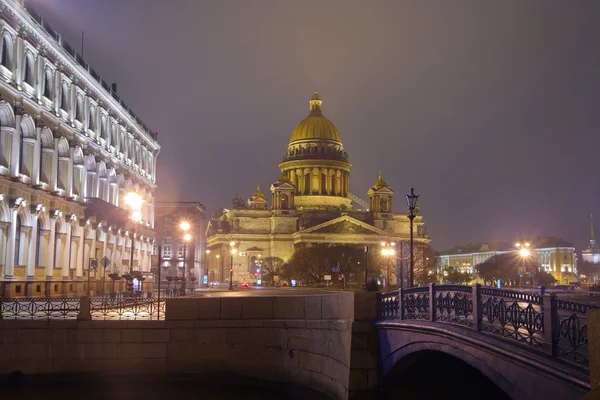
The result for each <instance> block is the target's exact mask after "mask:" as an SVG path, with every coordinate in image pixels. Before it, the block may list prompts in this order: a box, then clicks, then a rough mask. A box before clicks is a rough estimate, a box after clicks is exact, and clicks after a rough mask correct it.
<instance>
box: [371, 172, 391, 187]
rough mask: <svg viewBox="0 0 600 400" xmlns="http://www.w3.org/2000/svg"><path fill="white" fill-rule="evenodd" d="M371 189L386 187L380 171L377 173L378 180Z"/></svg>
mask: <svg viewBox="0 0 600 400" xmlns="http://www.w3.org/2000/svg"><path fill="white" fill-rule="evenodd" d="M373 187H375V188H377V189H380V188H384V187H388V184H387V183H385V181H384V180H383V175H382V174H381V171H379V179H377V182H375V185H373Z"/></svg>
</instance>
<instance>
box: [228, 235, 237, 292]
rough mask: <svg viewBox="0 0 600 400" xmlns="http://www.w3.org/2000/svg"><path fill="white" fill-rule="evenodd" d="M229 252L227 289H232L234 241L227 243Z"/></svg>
mask: <svg viewBox="0 0 600 400" xmlns="http://www.w3.org/2000/svg"><path fill="white" fill-rule="evenodd" d="M229 249H230V253H231V266H230V267H229V290H233V256H234V255H236V254H237V250H236V248H235V242H231V243H229Z"/></svg>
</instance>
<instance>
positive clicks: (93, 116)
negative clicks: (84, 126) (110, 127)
mask: <svg viewBox="0 0 600 400" xmlns="http://www.w3.org/2000/svg"><path fill="white" fill-rule="evenodd" d="M88 129H90V130H92V131H94V132H95V131H96V107H94V106H90V120H89V123H88Z"/></svg>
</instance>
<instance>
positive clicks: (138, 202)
mask: <svg viewBox="0 0 600 400" xmlns="http://www.w3.org/2000/svg"><path fill="white" fill-rule="evenodd" d="M143 202H144V200H143V199H142V197H141V196H140V195H139V194H137V193H136V192H129V193H127V195H125V204H127V205H128V206H129V207H130V208H131V217H130V218H131V220H132V221H133V222H134V223H136V224H138V223H139V222H140V221H141V220H142V213H141V211H140V210H141V207H142V203H143ZM134 250H135V228H134V229H132V231H131V251H130V254H129V275H130V276H131V273H132V272H133V253H134ZM131 279H132V281H131V283H132V284H133V278H131Z"/></svg>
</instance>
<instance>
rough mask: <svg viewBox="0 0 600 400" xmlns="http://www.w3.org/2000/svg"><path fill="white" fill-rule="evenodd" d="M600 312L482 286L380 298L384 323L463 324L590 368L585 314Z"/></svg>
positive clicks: (431, 289)
mask: <svg viewBox="0 0 600 400" xmlns="http://www.w3.org/2000/svg"><path fill="white" fill-rule="evenodd" d="M590 308H598V306H592V305H588V304H585V303H579V302H574V301H567V300H561V299H558V298H557V297H556V294H554V293H550V294H547V293H545V289H544V287H541V288H540V289H539V291H537V292H520V291H513V290H506V289H496V288H490V287H482V286H481V285H473V286H465V285H434V284H431V285H429V286H421V287H415V288H410V289H400V290H398V291H394V292H388V293H381V294H380V295H379V321H382V322H383V321H402V320H420V321H429V322H435V323H445V324H453V325H461V326H463V327H466V328H469V329H472V330H475V331H478V332H481V333H482V334H488V335H493V336H498V337H500V338H502V339H505V340H509V341H513V342H515V343H518V344H520V345H523V346H527V347H529V348H532V349H535V350H538V351H541V352H544V353H546V354H548V355H550V356H552V357H557V358H560V359H563V360H566V361H569V362H571V363H575V364H578V365H580V366H582V367H585V368H587V366H588V348H587V347H588V338H587V318H586V312H587V310H588V309H590Z"/></svg>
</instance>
